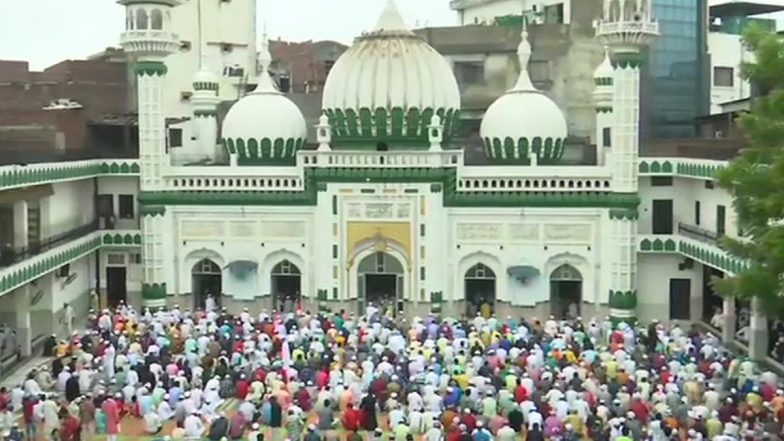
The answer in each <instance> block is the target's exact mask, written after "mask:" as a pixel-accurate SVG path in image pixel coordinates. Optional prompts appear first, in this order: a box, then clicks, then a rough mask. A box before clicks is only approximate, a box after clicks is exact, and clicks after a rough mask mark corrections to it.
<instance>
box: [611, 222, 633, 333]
mask: <svg viewBox="0 0 784 441" xmlns="http://www.w3.org/2000/svg"><path fill="white" fill-rule="evenodd" d="M610 218H611V219H610V230H611V231H612V242H611V243H612V245H611V246H612V247H613V251H612V260H611V262H610V296H618V295H619V293H620V295H622V296H624V301H618V300H615V301H613V299H612V297H611V299H610V300H611V302H610V316H611V317H612V318H614V319H627V318H631V317H635V316H636V310H635V309H633V308H630V307H628V306H627V304H628V303H630V302H635V301H636V298H637V244H636V241H635V239H636V237H637V216H636V213H634V212H633V211H632V210H629V211H624V212H611V214H610Z"/></svg>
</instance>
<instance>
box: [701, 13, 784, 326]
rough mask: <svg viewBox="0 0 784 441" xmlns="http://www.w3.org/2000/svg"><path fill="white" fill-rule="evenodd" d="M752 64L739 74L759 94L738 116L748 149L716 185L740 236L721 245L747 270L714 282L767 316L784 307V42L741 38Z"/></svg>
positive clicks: (749, 35)
mask: <svg viewBox="0 0 784 441" xmlns="http://www.w3.org/2000/svg"><path fill="white" fill-rule="evenodd" d="M744 40H745V43H746V45H747V47H748V48H749V49H750V50H751V51H752V52H753V53H754V54H755V62H752V63H745V64H744V65H743V67H742V72H743V76H744V77H745V78H747V79H748V80H749V81H751V83H752V84H753V85H754V86H755V87H756V88H757V90H758V91H759V92H760V93H759V94H758V96H756V97H755V98H754V99H753V106H752V111H751V112H749V113H747V114H744V115H743V116H741V117H740V118H739V124H740V127H741V129H742V130H743V132H744V134H745V136H746V137H747V139H748V146H747V148H744V149H743V150H742V151H741V152H740V154H739V155H738V157H736V158H735V159H734V160H732V161H731V162H730V164H729V166H728V167H727V168H726V169H724V170H722V171H720V172H719V173H718V179H719V183H720V185H721V186H722V187H723V188H725V189H727V191H729V192H730V193H731V194H732V196H733V197H734V201H733V205H734V208H735V212H736V214H737V222H738V228H739V230H740V231H742V232H743V237H742V238H740V239H733V238H730V237H724V238H722V240H721V246H722V248H724V249H725V250H726V251H727V252H728V253H730V254H731V255H733V256H735V257H737V258H740V259H743V260H745V261H747V262H748V264H749V265H748V267H747V268H746V269H745V270H743V271H741V272H740V273H738V274H737V275H735V276H734V277H729V278H726V279H724V280H716V281H714V285H715V287H716V288H717V290H718V291H719V292H720V293H721V294H722V295H724V296H728V297H738V298H741V299H744V300H748V299H751V298H757V299H759V300H760V301H761V303H762V306H763V307H764V310H765V311H766V312H768V313H769V314H770V315H774V314H777V313H778V312H779V311H781V309H782V306H784V300H783V299H782V296H781V295H780V293H781V289H782V283H781V281H782V278H781V275H782V274H783V273H784V148H782V147H784V42H782V40H780V39H779V37H778V36H777V35H776V34H774V33H770V32H767V31H764V30H763V29H761V28H756V27H751V28H750V29H749V30H748V31H747V32H746V33H745V34H744Z"/></svg>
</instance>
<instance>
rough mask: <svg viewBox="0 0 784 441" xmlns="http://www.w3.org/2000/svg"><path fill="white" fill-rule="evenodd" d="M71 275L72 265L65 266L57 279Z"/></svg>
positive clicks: (61, 268)
mask: <svg viewBox="0 0 784 441" xmlns="http://www.w3.org/2000/svg"><path fill="white" fill-rule="evenodd" d="M70 275H71V265H69V264H65V265H63V266H61V267H60V269H58V270H57V277H62V278H66V277H69V276H70Z"/></svg>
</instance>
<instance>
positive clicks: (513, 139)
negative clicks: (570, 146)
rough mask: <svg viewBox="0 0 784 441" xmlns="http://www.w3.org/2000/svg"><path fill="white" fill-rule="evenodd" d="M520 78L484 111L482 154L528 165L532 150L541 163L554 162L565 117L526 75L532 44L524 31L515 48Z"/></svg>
mask: <svg viewBox="0 0 784 441" xmlns="http://www.w3.org/2000/svg"><path fill="white" fill-rule="evenodd" d="M518 56H519V57H520V77H519V78H518V80H517V84H516V85H515V87H514V88H512V89H511V90H509V91H508V92H506V93H505V94H504V95H502V96H501V97H499V98H498V99H497V100H496V101H495V102H494V103H493V104H492V105H491V106H490V107H489V108H488V109H487V112H486V113H485V116H484V118H483V119H482V125H481V127H480V129H479V133H480V135H481V137H482V140H483V142H484V145H485V153H486V154H487V156H488V157H489V158H490V159H492V160H493V161H494V162H501V163H512V164H528V163H529V155H530V153H531V152H535V153H536V154H537V156H538V161H539V163H541V164H547V163H554V162H557V161H558V160H560V159H561V157H562V156H563V153H564V142H565V140H566V136H567V126H566V118H565V117H564V114H563V112H561V109H560V108H559V107H558V105H557V104H555V102H554V101H553V100H552V99H550V98H549V97H548V96H547V95H545V94H544V93H542V92H540V91H539V90H536V88H534V86H533V83H531V78H530V76H529V74H528V61H529V60H530V59H531V44H530V43H529V42H528V33H527V32H526V31H525V30H523V41H522V42H521V43H520V47H519V48H518Z"/></svg>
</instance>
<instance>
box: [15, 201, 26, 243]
mask: <svg viewBox="0 0 784 441" xmlns="http://www.w3.org/2000/svg"><path fill="white" fill-rule="evenodd" d="M27 227H28V223H27V201H26V200H21V201H16V202H14V242H13V244H12V245H13V247H14V248H15V249H19V248H26V247H27V244H28V241H27V239H28V238H27V231H28V230H27Z"/></svg>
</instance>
